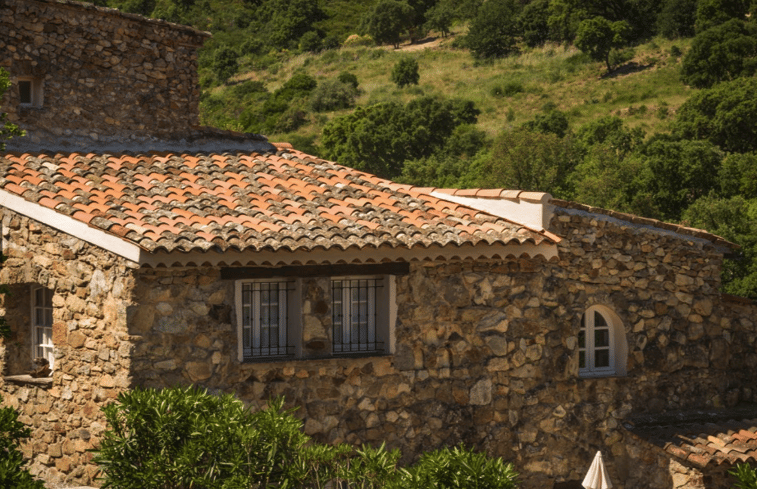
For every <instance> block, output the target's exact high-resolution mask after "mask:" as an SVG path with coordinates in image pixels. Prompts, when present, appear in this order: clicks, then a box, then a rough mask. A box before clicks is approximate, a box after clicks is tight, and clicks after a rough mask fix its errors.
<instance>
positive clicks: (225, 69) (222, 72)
mask: <svg viewBox="0 0 757 489" xmlns="http://www.w3.org/2000/svg"><path fill="white" fill-rule="evenodd" d="M237 58H239V54H238V53H237V52H236V51H235V50H234V49H232V48H230V47H222V48H220V49H218V50H216V52H215V55H214V56H213V73H215V75H216V78H218V80H220V81H221V82H224V83H225V82H226V81H227V80H228V79H229V78H231V77H232V76H234V75H235V74H236V72H237V70H238V69H239V63H238V62H237Z"/></svg>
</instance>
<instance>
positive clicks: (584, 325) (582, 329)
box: [578, 305, 628, 377]
mask: <svg viewBox="0 0 757 489" xmlns="http://www.w3.org/2000/svg"><path fill="white" fill-rule="evenodd" d="M596 315H599V316H600V317H601V318H602V319H603V320H604V323H605V325H601V324H599V325H598V324H596V317H597V316H596ZM603 330H606V331H607V342H606V343H607V344H606V345H604V344H603V345H597V344H596V338H597V333H598V332H601V331H603ZM599 351H606V352H607V355H608V358H609V364H608V365H606V366H597V365H596V363H597V352H599ZM627 352H628V347H627V345H626V341H625V331H624V328H623V324H622V322H621V320H620V318H619V317H618V316H617V314H615V313H614V312H613V311H612V310H611V309H610V308H608V307H605V306H601V305H595V306H591V307H589V308H588V309H586V311H584V314H583V315H582V316H581V324H580V325H579V335H578V375H579V376H580V377H609V376H614V375H625V373H626V372H625V363H626V358H627V354H628V353H627ZM582 356H583V358H584V361H585V363H584V366H583V367H581V357H582Z"/></svg>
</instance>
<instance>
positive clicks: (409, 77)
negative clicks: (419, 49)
mask: <svg viewBox="0 0 757 489" xmlns="http://www.w3.org/2000/svg"><path fill="white" fill-rule="evenodd" d="M419 79H420V74H419V73H418V62H417V61H416V60H415V59H413V58H410V57H404V58H401V59H400V60H399V61H397V63H396V64H395V65H394V68H392V82H394V83H395V84H396V85H397V86H398V87H399V88H402V87H405V86H407V85H417V84H418V80H419Z"/></svg>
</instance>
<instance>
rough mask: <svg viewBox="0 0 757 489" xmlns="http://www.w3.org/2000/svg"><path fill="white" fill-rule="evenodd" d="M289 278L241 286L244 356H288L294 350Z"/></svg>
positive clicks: (245, 283) (245, 357)
mask: <svg viewBox="0 0 757 489" xmlns="http://www.w3.org/2000/svg"><path fill="white" fill-rule="evenodd" d="M291 288H292V283H291V282H286V281H254V282H244V283H242V287H241V293H242V298H241V303H242V304H241V305H242V311H241V312H242V324H241V327H242V358H243V359H251V358H258V357H273V356H285V355H290V354H292V353H293V352H294V347H293V346H291V345H290V344H289V331H288V327H287V326H288V320H287V319H288V317H287V316H288V309H287V307H288V306H287V303H288V297H289V291H290V290H291Z"/></svg>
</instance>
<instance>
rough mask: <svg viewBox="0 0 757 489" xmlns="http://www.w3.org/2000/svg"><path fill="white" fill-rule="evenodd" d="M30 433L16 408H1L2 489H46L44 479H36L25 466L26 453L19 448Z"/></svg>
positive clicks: (0, 451) (0, 483)
mask: <svg viewBox="0 0 757 489" xmlns="http://www.w3.org/2000/svg"><path fill="white" fill-rule="evenodd" d="M2 401H3V398H2V397H0V402H2ZM30 435H31V430H30V429H29V428H27V427H26V426H24V424H23V423H22V422H20V421H19V420H18V412H17V411H16V410H15V409H13V408H12V407H4V408H0V489H44V487H45V486H44V484H43V483H42V481H38V480H34V477H32V475H31V474H30V473H29V471H28V470H27V469H26V468H25V467H24V455H23V454H22V453H21V451H20V450H19V449H18V444H19V442H20V441H21V440H23V439H25V438H29V436H30Z"/></svg>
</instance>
